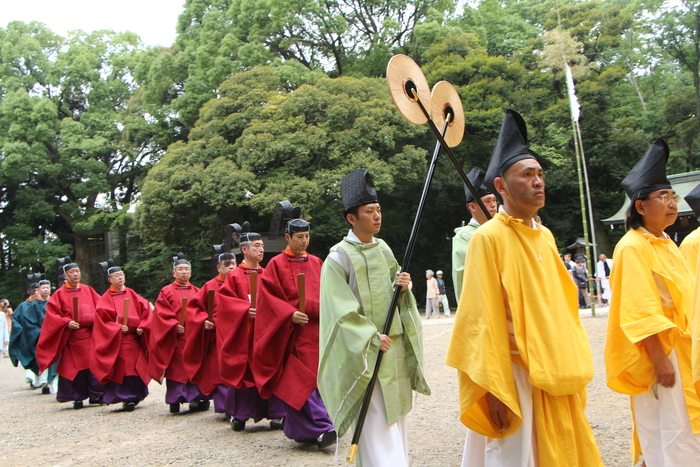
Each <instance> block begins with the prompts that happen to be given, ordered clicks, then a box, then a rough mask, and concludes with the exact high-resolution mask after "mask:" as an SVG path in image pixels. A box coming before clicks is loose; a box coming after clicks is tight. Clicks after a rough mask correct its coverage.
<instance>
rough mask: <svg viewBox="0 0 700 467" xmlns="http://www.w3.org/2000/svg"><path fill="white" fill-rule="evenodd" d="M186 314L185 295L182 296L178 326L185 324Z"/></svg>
mask: <svg viewBox="0 0 700 467" xmlns="http://www.w3.org/2000/svg"><path fill="white" fill-rule="evenodd" d="M186 314H187V297H182V305H181V306H180V326H184V325H185V315H186Z"/></svg>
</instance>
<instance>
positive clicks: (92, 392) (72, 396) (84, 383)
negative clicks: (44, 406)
mask: <svg viewBox="0 0 700 467" xmlns="http://www.w3.org/2000/svg"><path fill="white" fill-rule="evenodd" d="M103 393H104V386H102V385H101V384H100V382H99V381H97V379H96V378H95V377H94V376H92V373H90V370H87V369H86V370H80V371H78V374H77V375H75V379H74V380H70V379H67V378H64V377H63V376H60V375H59V376H58V393H57V394H56V400H57V401H58V402H76V401H82V400H85V399H92V400H98V399H99V398H101V397H102V395H103Z"/></svg>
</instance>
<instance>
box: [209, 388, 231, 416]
mask: <svg viewBox="0 0 700 467" xmlns="http://www.w3.org/2000/svg"><path fill="white" fill-rule="evenodd" d="M228 391H229V387H228V386H226V385H224V384H219V385H217V386H216V388H214V391H212V393H211V398H212V399H213V400H214V412H216V413H226V395H227V394H228Z"/></svg>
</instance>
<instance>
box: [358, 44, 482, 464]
mask: <svg viewBox="0 0 700 467" xmlns="http://www.w3.org/2000/svg"><path fill="white" fill-rule="evenodd" d="M401 57H404V58H401ZM397 58H398V59H399V61H400V65H401V66H400V67H398V69H400V72H405V73H406V76H413V77H414V78H403V77H402V78H401V79H397V77H396V73H397V71H396V69H397V67H395V66H392V62H393V63H394V65H396V62H394V60H395V59H397ZM407 60H408V61H407ZM409 80H410V81H409ZM387 82H388V84H389V90H390V92H391V93H392V98H394V103H395V104H396V106H397V107H398V109H399V112H401V114H402V115H403V116H404V118H406V120H408V121H409V122H411V123H417V122H419V123H417V124H421V123H424V122H425V120H422V118H421V116H420V115H418V114H417V113H416V110H415V107H414V104H413V102H415V101H412V99H411V98H410V97H408V96H409V95H408V92H407V91H405V89H406V88H407V85H406V83H407V82H411V83H417V85H418V86H416V85H415V84H414V85H412V86H413V87H412V89H413V91H414V92H413V94H414V95H415V96H417V95H418V93H419V92H422V91H423V90H424V89H425V88H427V87H428V83H427V81H426V80H425V77H424V76H423V73H422V72H421V70H420V68H419V67H418V65H416V63H415V62H414V61H413V60H411V59H410V58H408V57H406V56H405V55H397V56H394V57H393V58H392V59H391V61H389V65H388V66H387ZM396 83H400V84H399V86H401V93H405V94H404V95H405V97H406V98H408V99H405V98H404V99H397V98H395V95H396V94H398V93H395V91H396V89H395V85H396ZM431 99H432V110H433V118H435V119H436V120H438V122H444V124H443V129H442V132H438V135H439V140H438V143H437V144H436V145H435V150H434V151H433V157H432V159H431V161H430V167H429V168H428V175H427V177H426V179H425V184H424V185H423V192H422V193H421V197H420V201H419V203H418V209H417V210H416V217H415V219H414V221H413V227H412V228H411V235H410V236H409V238H408V244H407V245H406V252H405V253H404V258H403V263H402V264H401V271H406V270H407V269H408V266H409V264H410V262H411V256H412V254H413V248H414V246H415V242H416V238H417V236H418V228H419V227H420V221H421V217H422V216H423V208H424V207H425V202H426V199H427V197H428V191H429V189H430V185H431V183H432V180H433V174H434V173H435V168H436V167H437V160H438V155H439V154H440V148H441V147H443V146H444V147H445V148H446V149H449V146H448V145H451V146H456V145H458V144H459V143H460V141H461V140H462V136H463V135H464V113H463V111H462V102H461V100H460V99H459V95H458V94H457V91H456V90H455V88H454V86H452V85H451V84H450V83H448V82H447V81H440V82H438V83H437V84H436V85H435V86H434V87H433V91H432V93H431V95H428V97H427V100H428V101H430V100H431ZM424 100H426V98H425V96H424ZM411 101H412V102H411ZM406 102H410V104H408V105H407V104H406ZM421 108H422V109H423V110H425V108H424V107H422V105H421ZM424 113H425V115H426V117H428V114H427V112H424ZM428 121H429V122H430V123H431V124H432V126H433V127H435V124H434V123H433V122H432V121H431V120H430V119H429V118H428ZM446 140H447V141H446ZM453 163H456V159H455V162H453ZM457 165H458V164H457ZM459 170H460V171H461V173H462V174H464V171H462V170H461V167H460V168H459ZM463 178H464V179H465V181H466V182H465V183H467V184H468V185H467V186H468V187H469V188H470V189H471V190H472V193H474V198H475V199H477V200H479V201H481V199H480V198H479V196H477V195H476V190H474V187H473V186H472V185H471V183H469V180H468V179H467V177H466V175H464V177H463ZM480 206H481V208H482V209H483V210H484V212H485V214H486V216H487V217H488V218H489V219H490V218H491V216H490V215H489V212H488V211H487V210H486V207H485V206H484V205H483V203H481V202H480ZM400 294H401V287H399V286H395V287H394V295H393V296H392V298H391V304H390V305H389V314H388V316H387V319H386V322H385V323H384V330H383V331H382V334H385V335H389V330H390V329H391V323H392V321H393V319H394V314H395V312H396V305H397V303H398V300H399V296H400ZM383 356H384V352H382V351H381V350H380V351H379V353H378V355H377V361H376V364H375V366H374V371H373V373H372V377H371V378H370V380H369V384H368V385H367V390H366V391H365V395H364V399H363V401H362V406H361V407H360V413H359V415H358V418H357V424H356V426H355V432H354V433H353V436H352V442H351V446H350V454H349V455H348V458H347V460H348V462H354V461H355V455H356V454H357V448H358V444H359V441H360V435H361V434H362V427H363V425H364V423H365V418H366V416H367V410H368V408H369V402H370V399H371V398H372V391H373V390H374V385H375V384H376V382H377V376H378V374H379V367H380V365H381V363H382V358H383Z"/></svg>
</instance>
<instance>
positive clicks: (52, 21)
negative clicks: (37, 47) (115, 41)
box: [0, 0, 185, 46]
mask: <svg viewBox="0 0 700 467" xmlns="http://www.w3.org/2000/svg"><path fill="white" fill-rule="evenodd" d="M184 4H185V0H119V1H105V0H32V1H29V2H27V3H24V2H20V1H13V0H0V27H2V28H5V27H7V23H9V22H11V21H24V22H25V23H28V22H30V21H39V22H41V23H44V24H46V25H47V26H48V27H49V29H51V30H52V31H53V32H55V33H56V34H59V35H62V36H65V34H66V33H67V32H68V31H72V30H74V29H82V30H83V31H86V32H91V31H94V30H97V29H112V30H113V31H115V32H124V31H131V32H134V33H136V34H138V35H139V36H140V37H141V40H142V41H143V43H144V44H145V45H162V46H170V45H172V43H173V42H174V41H175V35H176V34H175V26H176V24H177V17H178V16H179V15H180V13H181V12H182V10H183V6H184Z"/></svg>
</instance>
